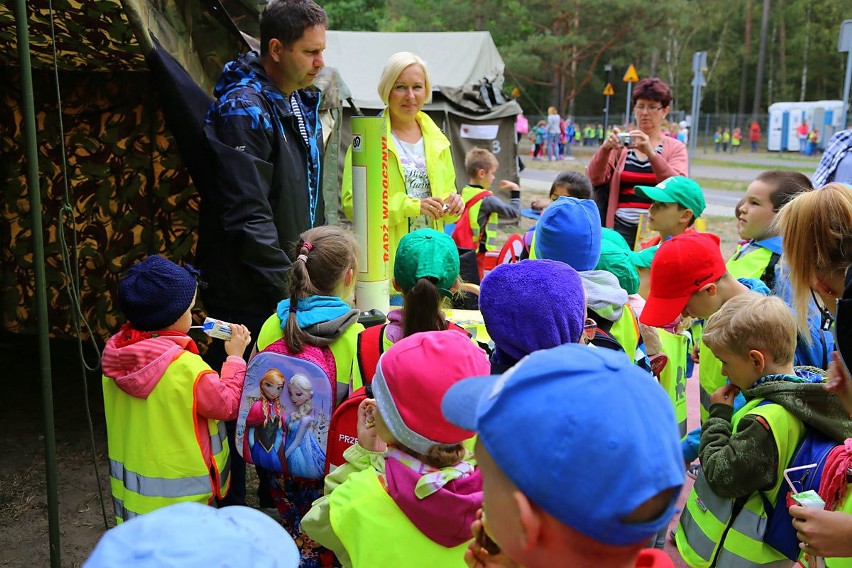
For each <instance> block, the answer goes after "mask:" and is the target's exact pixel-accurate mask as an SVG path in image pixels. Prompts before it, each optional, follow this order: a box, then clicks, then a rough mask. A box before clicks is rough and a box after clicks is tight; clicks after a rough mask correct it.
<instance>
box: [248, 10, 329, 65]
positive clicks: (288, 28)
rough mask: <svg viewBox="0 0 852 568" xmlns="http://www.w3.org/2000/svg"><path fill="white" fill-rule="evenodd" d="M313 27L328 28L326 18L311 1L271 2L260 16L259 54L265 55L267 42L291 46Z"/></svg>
mask: <svg viewBox="0 0 852 568" xmlns="http://www.w3.org/2000/svg"><path fill="white" fill-rule="evenodd" d="M314 26H328V16H327V15H326V13H325V10H323V9H322V8H321V7H320V6H319V5H318V4H317V3H316V2H314V1H313V0H271V1H270V2H269V4H267V5H266V9H265V10H264V11H263V14H261V16H260V54H261V55H266V53H267V51H268V50H269V40H271V39H273V38H274V39H277V40H278V41H280V42H281V43H283V44H284V45H288V46H289V45H293V44H294V43H296V42H297V41H299V38H301V37H302V35H303V34H304V33H305V30H306V29H308V28H312V27H314Z"/></svg>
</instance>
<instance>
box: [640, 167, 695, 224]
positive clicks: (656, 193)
mask: <svg viewBox="0 0 852 568" xmlns="http://www.w3.org/2000/svg"><path fill="white" fill-rule="evenodd" d="M634 191H635V192H636V195H640V196H642V197H647V198H648V199H653V200H654V201H660V202H662V203H677V204H678V205H680V206H682V207H686V208H687V209H692V214H693V215H695V217H696V218H698V217H700V216H701V214H702V213H704V209H705V208H706V207H707V204H706V203H705V202H704V192H703V191H702V190H701V186H700V185H698V184H697V183H695V181H693V180H691V179H689V178H688V177H683V176H672V177H670V178H669V179H666V180H663V181H661V182H660V183H658V184H657V185H655V186H653V187H650V186H647V185H637V186H636V187H635V188H634Z"/></svg>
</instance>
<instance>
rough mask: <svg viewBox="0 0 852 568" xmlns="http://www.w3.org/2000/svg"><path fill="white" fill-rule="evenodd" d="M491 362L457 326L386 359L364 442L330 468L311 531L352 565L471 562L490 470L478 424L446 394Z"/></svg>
mask: <svg viewBox="0 0 852 568" xmlns="http://www.w3.org/2000/svg"><path fill="white" fill-rule="evenodd" d="M489 371H490V366H489V363H488V357H487V356H486V355H485V353H484V352H483V351H482V350H481V349H479V348H478V347H476V346H475V345H474V344H473V343H472V342H471V341H470V340H469V339H468V337H467V336H466V335H464V334H463V333H459V332H456V331H447V332H438V331H430V332H425V333H417V334H415V335H413V336H411V337H406V338H405V339H403V340H401V341H399V342H398V343H396V344H394V346H393V347H391V348H390V349H389V350H388V351H387V352H385V353H384V354H383V355H382V358H381V360H380V361H379V365H378V367H377V370H376V375H375V377H374V379H373V383H372V385H373V393H374V396H375V399H366V400H364V401H363V402H362V403H361V405H360V407H359V408H358V442H357V443H356V444H355V445H353V446H352V447H350V448H349V449H347V450H346V452H345V453H344V457H345V458H346V460H347V463H346V464H344V465H343V466H342V467H339V468H338V469H336V470H334V472H333V473H331V474H330V475H328V476H327V477H326V486H325V496H324V497H322V498H321V499H318V500H317V501H315V502H314V506H313V508H312V509H311V510H310V512H309V513H308V514H307V515H306V516H305V518H304V519H303V520H302V527H303V528H304V530H305V532H307V534H308V535H309V536H310V537H311V538H313V539H314V540H316V541H317V542H319V543H321V544H322V545H323V546H326V547H327V548H329V549H331V550H333V551H334V552H335V554H336V555H337V558H338V560H339V561H340V563H341V564H342V565H343V566H344V567H348V566H352V567H356V568H357V567H372V566H406V567H407V568H409V567H410V568H417V567H424V568H432V567H434V566H459V567H462V566H465V559H464V553H465V549H466V548H467V546H466V545H467V541H468V540H470V525H471V523H472V522H473V521H474V520H475V518H476V512H477V510H478V509H479V508H480V507H481V506H482V480H481V477H480V475H479V471H478V469H476V467H475V465H474V463H473V462H472V461H471V458H472V456H471V455H470V454H469V452H468V451H467V450H466V449H465V447H464V446H463V445H462V442H464V441H465V440H468V439H469V438H472V437H473V432H470V431H467V430H464V429H462V428H459V427H457V426H454V425H453V424H450V423H449V422H448V421H447V420H446V419H445V418H444V417H443V415H442V414H441V399H442V398H443V396H444V393H446V392H447V390H448V389H449V388H450V387H451V386H452V385H453V384H455V383H457V382H459V381H460V380H462V379H464V378H466V377H469V376H477V375H487V374H489Z"/></svg>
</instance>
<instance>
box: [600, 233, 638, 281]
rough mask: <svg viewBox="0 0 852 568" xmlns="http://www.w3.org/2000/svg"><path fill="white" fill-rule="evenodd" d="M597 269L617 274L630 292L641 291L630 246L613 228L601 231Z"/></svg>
mask: <svg viewBox="0 0 852 568" xmlns="http://www.w3.org/2000/svg"><path fill="white" fill-rule="evenodd" d="M595 269H596V270H605V271H607V272H609V273H611V274H613V275H615V277H616V278H618V283H619V285H620V286H621V287H622V288H624V290H625V291H626V292H627V293H628V294H635V293H637V292H638V291H639V273H638V272H637V271H636V267H635V266H634V265H633V262H632V260H631V258H630V247H629V246H628V245H627V241H625V240H624V237H622V236H621V235H619V234H618V233H616V232H615V231H614V230H612V229H603V230H602V231H601V256H600V259H599V260H598V264H597V266H596V267H595Z"/></svg>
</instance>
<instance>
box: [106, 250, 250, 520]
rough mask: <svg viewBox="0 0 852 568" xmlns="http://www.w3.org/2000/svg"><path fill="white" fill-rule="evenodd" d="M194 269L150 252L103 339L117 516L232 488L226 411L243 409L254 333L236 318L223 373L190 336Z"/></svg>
mask: <svg viewBox="0 0 852 568" xmlns="http://www.w3.org/2000/svg"><path fill="white" fill-rule="evenodd" d="M197 277H198V272H197V271H196V270H195V269H194V268H192V267H191V266H189V265H186V266H185V267H181V266H178V265H177V264H175V263H173V262H171V261H170V260H166V259H165V258H163V257H162V256H149V257H148V258H146V259H145V260H143V261H142V262H140V263H138V264H135V265H134V266H131V267H130V269H129V270H128V271H127V273H126V275H125V276H124V278H123V279H122V280H121V282H120V283H119V285H118V305H119V308H120V309H121V311H122V313H123V314H124V316H125V317H126V318H127V323H126V324H124V325H123V326H122V328H121V330H120V331H119V332H118V333H117V334H115V335H114V336H112V337H111V338H110V340H109V341H108V342H107V345H106V347H105V348H104V355H103V361H102V368H103V372H104V374H103V381H102V384H103V390H104V413H105V414H106V425H107V445H108V448H109V459H110V464H111V466H110V486H111V488H112V501H113V508H114V509H115V517H116V522H118V523H122V522H124V521H126V520H128V519H132V518H133V517H136V516H138V515H142V514H145V513H150V512H151V511H154V510H156V509H159V508H161V507H165V506H167V505H171V504H174V503H180V502H187V501H191V502H196V503H202V504H205V505H207V504H210V503H211V502H212V501H213V499H214V498H222V497H224V496H225V494H226V493H227V491H228V484H229V471H228V465H227V464H228V459H229V457H228V456H229V450H228V442H227V439H226V435H225V424H224V422H223V421H224V420H233V419H234V418H236V416H237V411H238V409H239V404H240V391H241V390H242V387H243V381H244V379H245V374H246V362H245V361H244V360H243V358H242V354H243V352H244V351H245V349H246V347H247V346H248V345H249V342H250V341H251V335H250V334H249V331H248V329H246V327H245V326H243V325H239V324H232V326H231V339H229V340H228V341H226V342H225V352H226V353H227V354H228V358H227V360H226V361H225V363H224V364H223V365H222V376H221V378H220V377H219V375H217V374H216V372H215V371H214V370H213V369H211V368H210V367H209V366H208V365H207V364H206V363H205V362H204V361H203V360H202V359H201V357H200V356H199V354H198V347H196V345H195V342H194V341H193V340H192V339H191V338H190V337H189V336H188V335H187V332H189V328H190V326H191V325H192V313H191V310H192V307H193V305H194V304H195V295H196V292H197V289H198V281H197Z"/></svg>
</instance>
